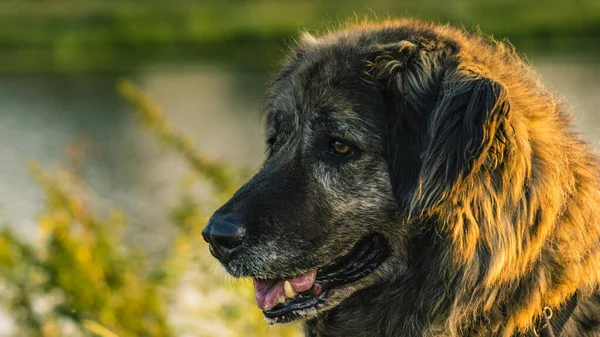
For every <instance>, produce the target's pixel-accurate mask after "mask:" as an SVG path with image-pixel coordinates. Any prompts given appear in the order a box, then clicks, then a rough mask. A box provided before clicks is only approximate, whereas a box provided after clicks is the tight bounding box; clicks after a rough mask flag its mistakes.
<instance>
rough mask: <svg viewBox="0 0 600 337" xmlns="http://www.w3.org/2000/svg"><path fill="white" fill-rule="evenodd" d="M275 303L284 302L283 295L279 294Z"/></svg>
mask: <svg viewBox="0 0 600 337" xmlns="http://www.w3.org/2000/svg"><path fill="white" fill-rule="evenodd" d="M277 303H280V304H283V303H285V296H279V297H277Z"/></svg>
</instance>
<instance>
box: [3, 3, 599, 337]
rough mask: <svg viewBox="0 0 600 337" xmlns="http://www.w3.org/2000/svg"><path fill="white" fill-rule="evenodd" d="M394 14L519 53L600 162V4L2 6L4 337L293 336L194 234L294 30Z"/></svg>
mask: <svg viewBox="0 0 600 337" xmlns="http://www.w3.org/2000/svg"><path fill="white" fill-rule="evenodd" d="M394 17H416V18H420V19H423V20H428V21H430V20H433V21H437V22H442V23H451V24H455V25H459V26H462V27H464V28H465V29H467V30H469V31H478V30H480V31H482V32H484V33H486V34H490V35H493V36H494V37H495V38H496V39H500V40H501V39H508V40H509V41H510V42H511V43H513V44H514V45H515V47H516V49H517V50H518V51H520V52H521V53H523V54H524V55H525V56H526V57H527V58H528V59H529V61H530V62H531V63H532V64H533V65H534V67H535V68H536V69H537V70H538V71H539V72H540V73H541V75H542V79H543V80H544V81H545V82H546V83H547V84H549V86H550V87H552V88H553V89H554V90H555V91H557V92H559V93H561V94H564V95H565V96H566V97H567V98H568V100H569V102H570V103H571V105H572V107H573V111H574V113H575V116H576V121H577V127H578V131H580V132H581V133H582V134H583V135H584V137H585V138H586V139H587V140H588V141H589V142H591V143H592V144H593V145H594V146H595V147H596V149H599V148H600V145H599V144H600V110H599V109H598V107H599V106H600V58H599V56H600V0H569V1H563V0H530V1H522V0H488V1H485V2H484V1H477V0H454V1H442V0H432V1H423V0H372V1H358V0H344V1H341V0H338V1H317V0H304V1H299V0H291V1H275V0H256V1H250V0H235V1H234V0H229V1H225V0H219V1H217V0H214V1H211V0H204V1H192V0H189V1H184V0H180V1H176V0H171V1H168V2H167V1H157V0H144V1H142V0H119V1H117V0H112V1H110V0H104V1H101V0H35V1H34V0H0V228H1V229H2V231H3V232H2V236H1V237H0V336H88V335H89V336H94V335H98V336H265V335H273V336H279V335H281V336H297V335H298V330H297V329H296V328H295V327H287V328H284V329H280V328H271V327H267V326H266V325H265V324H264V323H263V322H262V319H261V317H260V316H261V314H260V312H259V310H258V309H257V308H255V306H254V304H253V303H252V301H253V297H252V289H251V285H250V284H248V283H243V282H237V281H233V280H231V279H230V278H228V277H227V276H225V275H224V272H223V271H221V270H220V268H219V266H218V265H217V264H216V263H214V262H213V261H212V260H211V259H210V258H209V257H208V250H207V249H206V246H205V245H204V244H203V243H202V242H201V241H202V240H198V238H197V236H198V230H199V229H201V227H202V226H203V223H204V221H205V220H206V217H207V216H209V215H210V214H211V212H212V211H213V210H214V209H215V208H216V207H217V206H218V204H219V203H220V202H222V201H223V200H225V199H226V198H227V196H228V195H230V194H231V192H232V191H233V190H234V189H235V187H236V186H238V185H239V183H240V182H241V181H243V179H244V178H247V177H248V176H249V175H250V174H251V172H253V171H254V170H256V168H257V167H258V166H259V165H260V162H261V160H262V159H263V154H264V146H263V144H264V139H263V129H262V121H261V119H260V112H261V108H262V104H263V99H264V96H265V90H266V87H267V84H268V80H269V76H270V75H272V74H273V73H274V72H275V71H276V69H277V67H278V65H279V62H280V61H281V60H282V58H283V55H285V52H286V50H288V49H287V48H288V46H289V45H291V44H292V43H293V41H294V38H296V37H297V36H298V35H299V32H300V31H303V30H307V31H309V32H313V33H317V34H318V33H319V32H322V31H325V30H327V29H329V28H332V27H336V26H337V25H339V24H341V23H343V22H345V21H347V20H352V21H356V20H362V19H365V18H367V19H370V20H378V19H386V18H394ZM223 172H227V174H224V173H223Z"/></svg>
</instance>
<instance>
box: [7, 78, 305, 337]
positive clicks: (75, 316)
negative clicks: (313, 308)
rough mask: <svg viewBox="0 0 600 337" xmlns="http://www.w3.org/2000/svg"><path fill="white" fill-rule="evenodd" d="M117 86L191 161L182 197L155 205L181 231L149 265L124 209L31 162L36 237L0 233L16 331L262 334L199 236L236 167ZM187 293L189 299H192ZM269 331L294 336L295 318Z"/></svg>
mask: <svg viewBox="0 0 600 337" xmlns="http://www.w3.org/2000/svg"><path fill="white" fill-rule="evenodd" d="M118 89H119V92H120V93H121V94H122V96H123V97H124V98H125V99H126V100H127V101H128V102H129V103H130V104H131V105H132V107H133V109H132V110H133V112H134V113H135V114H136V115H137V116H138V117H139V118H140V120H141V121H142V123H141V124H142V125H143V126H144V127H145V128H147V129H148V130H150V131H152V132H153V134H155V135H156V136H157V137H158V138H159V139H160V140H161V141H162V143H163V144H165V145H166V146H167V148H168V149H169V150H171V151H175V152H177V153H178V154H179V155H181V156H182V157H183V158H185V159H186V160H187V161H188V163H189V165H190V167H191V173H189V174H186V175H184V176H183V177H181V181H182V184H181V185H180V188H181V196H180V198H179V201H178V203H177V204H176V205H175V206H162V205H159V206H161V207H169V208H171V207H172V208H171V212H170V214H171V220H172V222H173V224H174V225H176V226H177V228H178V229H179V232H178V234H177V235H175V237H174V238H173V241H172V243H171V244H170V245H169V248H168V249H167V251H165V252H164V254H163V257H162V258H161V259H160V261H158V263H150V260H149V259H148V257H147V256H146V254H145V253H144V252H143V250H142V249H138V248H137V247H135V246H132V245H131V243H130V242H128V240H127V239H126V238H125V236H124V234H123V232H124V229H125V228H126V225H127V221H126V217H125V215H124V214H123V213H122V212H119V211H117V210H110V211H108V212H105V213H107V214H106V215H100V214H98V213H99V212H97V211H94V207H90V206H89V204H93V200H91V199H92V198H90V197H88V196H89V193H86V192H87V188H86V186H85V185H84V183H83V182H82V181H80V180H79V179H78V178H77V177H76V176H75V175H73V174H71V173H69V172H67V171H66V170H58V171H57V172H56V173H54V174H50V173H48V172H47V171H46V170H44V169H43V168H42V167H41V166H40V165H38V164H37V163H32V164H31V165H30V168H29V170H30V174H31V176H32V177H33V178H34V179H35V181H36V182H37V183H38V184H39V185H40V187H41V188H42V190H43V192H44V195H45V207H44V209H43V211H42V212H41V214H40V215H39V217H38V221H37V224H38V232H39V240H38V241H37V242H35V243H30V242H26V241H24V240H23V239H21V238H19V237H18V236H16V235H15V234H14V233H13V232H12V231H11V230H10V229H9V228H10V227H8V226H4V229H3V230H2V231H1V232H0V298H1V299H2V303H3V304H4V305H5V306H6V308H8V310H9V312H10V314H11V316H12V317H13V319H14V320H15V321H16V323H17V324H16V326H18V327H19V330H18V331H17V332H16V333H17V335H18V336H22V335H27V336H36V337H37V336H40V337H54V336H100V337H115V336H119V337H130V336H131V337H133V336H136V337H137V336H157V337H161V336H177V335H186V336H207V337H209V336H210V337H212V336H215V337H216V336H219V337H221V336H265V335H267V326H266V324H265V323H264V320H263V317H262V313H261V312H260V310H258V309H257V308H256V306H255V304H254V301H253V291H252V286H251V285H250V284H248V283H247V282H235V283H231V282H229V283H225V284H224V283H223V282H222V279H223V278H224V273H223V272H221V271H220V270H219V269H216V268H215V265H216V262H215V261H214V260H213V259H212V258H211V257H210V255H209V254H208V249H207V247H206V244H205V243H204V242H203V240H202V239H201V235H200V231H201V229H202V228H203V226H204V224H205V223H206V221H207V220H208V219H207V214H210V212H212V210H214V208H215V207H217V206H218V205H219V204H220V203H222V202H223V201H224V200H226V199H227V198H228V197H229V196H230V195H231V194H232V193H233V191H235V189H236V188H237V187H238V186H239V183H240V181H241V175H242V174H237V175H236V173H235V172H233V171H232V170H231V169H229V168H228V167H226V166H225V165H222V164H219V163H217V162H214V161H211V160H209V159H207V158H205V157H204V156H203V155H201V154H200V153H198V151H197V150H196V148H195V147H194V144H193V142H192V141H191V140H190V139H191V138H190V137H187V136H185V135H182V134H180V133H178V132H177V131H175V130H174V128H173V127H172V126H171V124H170V123H169V122H168V121H167V120H166V119H165V117H164V114H163V113H162V110H161V109H160V107H159V106H158V105H157V104H156V103H155V102H153V101H152V100H151V99H150V98H149V97H148V96H147V95H146V94H145V93H143V92H142V91H141V90H140V89H139V88H137V87H136V86H134V85H133V84H132V83H131V82H128V81H121V82H119V84H118ZM198 184H199V185H201V187H203V188H205V189H208V191H209V192H210V193H211V194H210V198H209V199H208V200H206V201H201V200H203V199H201V198H199V197H198V196H196V195H195V194H194V191H195V190H196V189H195V188H193V187H194V186H196V185H198ZM92 206H93V205H92ZM189 296H193V298H195V301H193V302H191V303H190V301H189V299H188V298H187V297H189ZM174 322H175V323H174ZM181 322H185V324H183V323H181ZM190 322H192V323H193V324H191V323H190ZM188 323H190V324H191V325H190V324H188ZM268 332H269V333H268V335H269V336H284V337H292V336H299V334H300V333H299V330H298V329H297V327H296V326H285V327H276V328H269V329H268Z"/></svg>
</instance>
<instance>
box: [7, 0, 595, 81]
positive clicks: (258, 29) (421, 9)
mask: <svg viewBox="0 0 600 337" xmlns="http://www.w3.org/2000/svg"><path fill="white" fill-rule="evenodd" d="M390 16H392V17H404V16H410V17H418V18H421V19H424V20H434V21H440V22H450V23H453V24H458V25H463V26H464V27H465V28H467V29H469V30H476V29H478V27H479V28H480V29H481V31H483V32H485V33H488V34H493V35H494V36H496V37H497V38H509V39H510V41H511V42H513V43H514V44H515V45H516V46H517V48H519V49H520V50H524V51H527V52H536V51H537V52H560V53H571V52H573V50H579V51H584V52H585V53H589V52H590V51H594V52H596V51H598V50H599V49H600V43H598V42H600V2H599V1H597V0H579V1H562V0H546V1H544V0H530V1H515V0H509V1H499V0H490V1H476V0H455V1H445V0H444V1H442V0H433V1H427V2H425V1H421V0H404V1H391V0H372V1H357V0H346V1H342V0H336V1H316V0H308V1H300V0H291V1H276V0H257V1H239V0H238V1H202V2H198V1H168V2H166V1H153V0H150V1H139V0H138V1H135V0H121V1H99V0H95V1H76V0H55V1H44V2H37V1H35V2H33V1H17V2H15V1H4V2H0V71H13V72H21V71H46V70H56V71H94V70H98V71H101V70H129V69H139V68H143V67H145V66H149V65H153V64H156V63H160V62H169V63H172V62H173V61H177V62H181V63H186V62H198V61H218V62H224V63H230V64H237V65H240V66H243V67H245V68H247V67H254V68H260V69H264V68H267V67H269V66H270V65H272V64H273V63H274V62H275V61H276V60H277V59H279V57H280V55H281V51H282V50H283V49H284V48H285V44H286V42H290V41H291V39H292V38H293V37H294V36H297V34H298V32H299V30H301V29H308V30H310V31H320V30H323V29H324V28H327V27H331V26H336V25H337V24H338V23H339V22H343V21H346V20H347V19H349V18H350V19H352V18H354V17H356V18H360V19H362V18H365V17H369V18H371V19H374V18H376V17H378V18H387V17H390Z"/></svg>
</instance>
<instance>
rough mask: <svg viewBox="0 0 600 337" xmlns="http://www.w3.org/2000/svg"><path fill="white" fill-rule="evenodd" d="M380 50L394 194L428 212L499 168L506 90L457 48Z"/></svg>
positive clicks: (423, 44) (421, 45) (404, 45)
mask: <svg viewBox="0 0 600 337" xmlns="http://www.w3.org/2000/svg"><path fill="white" fill-rule="evenodd" d="M390 50H391V52H390ZM382 51H384V52H383V53H382V54H381V55H383V56H379V57H378V58H377V59H376V62H375V63H374V68H375V69H376V70H375V73H374V75H375V76H377V78H378V79H380V80H381V79H383V80H384V83H385V85H384V87H385V89H384V91H385V94H384V98H385V100H386V106H387V108H388V114H387V115H388V117H387V130H386V133H387V142H388V146H387V148H388V149H387V154H388V158H387V159H388V164H389V173H390V178H391V181H392V188H393V190H394V194H395V196H396V199H397V200H398V201H399V202H401V203H403V204H404V205H405V206H407V207H408V209H410V210H411V211H412V212H415V211H417V212H423V211H425V210H427V209H431V208H432V207H435V206H436V205H437V204H439V202H441V201H442V200H443V199H444V198H446V197H448V196H449V191H451V190H452V188H453V187H454V186H456V184H458V183H461V182H463V181H464V180H465V179H468V177H469V176H470V175H471V174H473V173H474V172H477V171H478V170H479V169H481V168H482V166H483V165H487V167H486V168H487V169H493V168H494V167H495V166H497V165H498V162H499V160H501V158H502V155H501V152H502V151H501V150H502V149H501V147H502V143H503V139H504V137H503V134H504V131H503V130H504V127H505V123H504V121H505V120H506V118H507V117H508V111H509V110H510V108H509V103H508V99H507V91H506V88H505V87H504V86H503V85H502V84H500V83H499V82H497V81H495V80H493V79H492V78H490V77H488V76H486V75H484V74H485V71H484V70H483V69H481V68H478V67H476V66H475V65H473V64H470V62H468V61H465V60H462V59H461V58H460V57H459V56H457V53H456V48H455V47H454V46H448V45H444V44H443V43H441V42H437V43H434V42H430V41H420V42H416V43H412V42H408V41H402V42H401V43H399V44H395V45H387V46H383V47H382ZM496 140H497V141H498V142H499V143H498V142H496Z"/></svg>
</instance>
